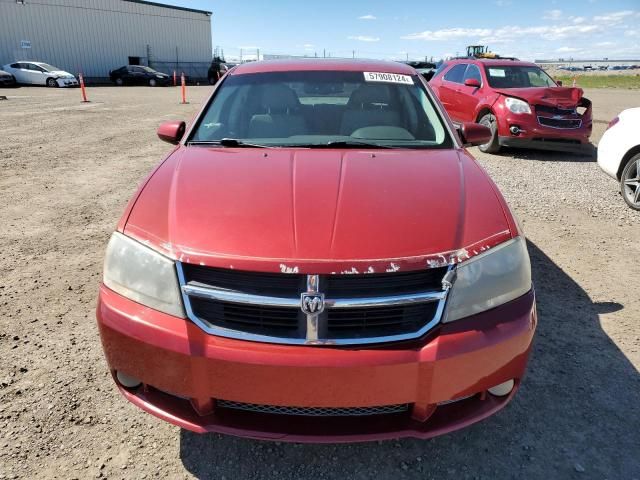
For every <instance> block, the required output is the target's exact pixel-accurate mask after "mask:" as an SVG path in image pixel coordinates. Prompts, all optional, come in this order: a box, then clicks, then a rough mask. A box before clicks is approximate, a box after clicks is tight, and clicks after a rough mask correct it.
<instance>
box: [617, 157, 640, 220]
mask: <svg viewBox="0 0 640 480" xmlns="http://www.w3.org/2000/svg"><path fill="white" fill-rule="evenodd" d="M620 192H621V193H622V198H624V201H625V202H627V205H629V206H630V207H631V208H633V209H634V210H640V153H639V154H637V155H635V156H634V157H632V158H631V160H629V163H627V166H626V167H624V170H623V171H622V175H621V176H620Z"/></svg>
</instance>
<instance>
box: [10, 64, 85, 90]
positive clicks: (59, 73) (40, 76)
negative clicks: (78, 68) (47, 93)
mask: <svg viewBox="0 0 640 480" xmlns="http://www.w3.org/2000/svg"><path fill="white" fill-rule="evenodd" d="M2 70H4V71H5V72H8V73H10V74H11V75H13V76H14V77H15V79H16V82H18V83H21V84H26V85H46V86H47V87H77V86H78V80H76V77H74V76H73V75H71V74H70V73H69V72H65V71H64V70H60V69H59V68H56V67H52V66H51V65H48V64H46V63H41V62H23V61H20V62H15V63H10V64H7V65H5V66H4V67H2Z"/></svg>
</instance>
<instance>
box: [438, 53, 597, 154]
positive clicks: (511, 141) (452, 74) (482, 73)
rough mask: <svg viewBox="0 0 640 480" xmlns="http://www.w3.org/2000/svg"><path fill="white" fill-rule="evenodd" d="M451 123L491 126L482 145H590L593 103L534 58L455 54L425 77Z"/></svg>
mask: <svg viewBox="0 0 640 480" xmlns="http://www.w3.org/2000/svg"><path fill="white" fill-rule="evenodd" d="M429 83H430V85H431V87H432V88H433V90H434V91H435V93H436V95H437V96H438V98H439V99H440V101H441V102H442V104H443V105H444V107H445V109H446V110H447V112H448V113H449V116H450V117H451V118H452V120H453V121H454V122H479V123H480V124H482V125H486V126H487V127H489V128H491V132H492V136H491V140H490V141H489V142H487V143H486V144H484V145H480V150H482V151H483V152H488V153H496V152H498V151H499V150H500V147H503V146H504V147H524V148H536V149H544V150H560V151H576V152H580V151H585V152H590V151H591V150H592V148H591V144H590V143H589V136H590V135H591V128H592V125H591V121H592V120H591V102H590V101H589V100H587V99H586V98H584V97H583V96H582V94H583V92H582V89H580V88H574V87H570V88H565V87H562V86H560V85H558V84H557V83H556V82H555V81H554V80H553V79H552V78H551V77H550V76H549V75H547V73H546V72H545V71H544V70H542V69H541V68H540V67H538V66H537V65H536V64H535V63H529V62H520V61H515V60H509V59H477V58H465V59H456V60H452V61H448V62H445V63H443V64H442V65H441V66H440V68H439V69H438V71H437V73H436V74H435V75H434V77H433V78H432V79H431V81H430V82H429Z"/></svg>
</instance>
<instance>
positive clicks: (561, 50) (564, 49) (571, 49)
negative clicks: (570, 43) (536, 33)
mask: <svg viewBox="0 0 640 480" xmlns="http://www.w3.org/2000/svg"><path fill="white" fill-rule="evenodd" d="M580 51H582V49H581V48H575V47H560V48H557V49H556V52H558V53H571V52H580Z"/></svg>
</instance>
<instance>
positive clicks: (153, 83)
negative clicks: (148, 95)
mask: <svg viewBox="0 0 640 480" xmlns="http://www.w3.org/2000/svg"><path fill="white" fill-rule="evenodd" d="M157 85H158V82H157V81H156V79H155V78H150V79H149V86H150V87H155V86H157Z"/></svg>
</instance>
